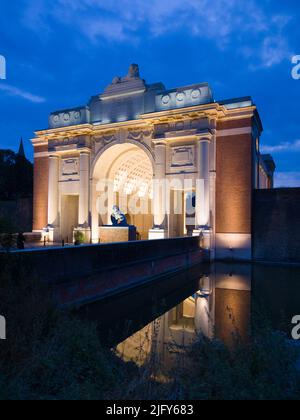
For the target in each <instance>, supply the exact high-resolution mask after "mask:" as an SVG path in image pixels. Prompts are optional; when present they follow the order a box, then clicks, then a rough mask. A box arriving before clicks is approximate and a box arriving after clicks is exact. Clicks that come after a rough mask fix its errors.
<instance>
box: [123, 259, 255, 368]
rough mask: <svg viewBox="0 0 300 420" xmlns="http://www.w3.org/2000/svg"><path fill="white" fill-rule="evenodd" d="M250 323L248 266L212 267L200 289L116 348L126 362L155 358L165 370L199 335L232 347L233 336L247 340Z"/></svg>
mask: <svg viewBox="0 0 300 420" xmlns="http://www.w3.org/2000/svg"><path fill="white" fill-rule="evenodd" d="M250 322H251V267H250V266H247V265H235V266H234V268H233V271H231V266H230V265H229V264H216V265H215V266H214V267H213V268H212V272H211V274H210V275H209V276H206V277H203V278H201V279H200V288H199V291H197V292H196V293H195V294H194V295H193V296H190V297H189V298H187V299H185V300H184V301H183V302H182V303H180V304H179V305H178V306H176V307H175V308H173V309H171V310H170V311H169V312H167V313H166V314H164V315H163V316H162V317H160V318H159V319H157V320H156V321H154V322H153V323H151V324H149V325H147V326H146V327H145V328H143V329H142V330H141V331H139V332H138V333H136V334H134V335H133V336H131V337H130V338H128V339H127V340H125V341H124V342H123V343H121V344H119V346H118V347H117V353H118V354H119V355H120V356H121V357H122V358H123V359H124V360H126V361H134V362H135V363H137V364H138V365H142V364H144V363H145V362H146V361H147V360H149V357H150V356H153V355H155V357H156V358H157V359H158V360H159V361H160V362H161V363H162V365H163V366H164V367H165V368H166V369H168V368H171V367H172V366H174V363H176V354H178V351H179V352H180V348H181V347H182V346H188V345H190V344H191V343H193V341H194V340H195V338H196V337H197V334H203V335H204V336H205V337H208V338H210V339H213V338H216V339H220V340H221V341H223V342H224V343H225V344H226V345H228V346H232V345H233V344H234V341H235V340H236V337H239V338H240V339H241V340H242V341H247V340H248V337H249V333H250Z"/></svg>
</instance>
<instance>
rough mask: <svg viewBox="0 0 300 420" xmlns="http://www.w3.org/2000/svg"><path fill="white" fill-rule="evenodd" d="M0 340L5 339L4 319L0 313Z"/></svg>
mask: <svg viewBox="0 0 300 420" xmlns="http://www.w3.org/2000/svg"><path fill="white" fill-rule="evenodd" d="M0 340H6V319H5V318H4V316H1V315H0Z"/></svg>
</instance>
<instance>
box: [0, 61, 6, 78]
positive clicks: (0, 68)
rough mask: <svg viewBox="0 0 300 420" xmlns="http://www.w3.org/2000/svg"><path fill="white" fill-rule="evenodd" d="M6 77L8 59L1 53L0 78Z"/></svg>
mask: <svg viewBox="0 0 300 420" xmlns="http://www.w3.org/2000/svg"><path fill="white" fill-rule="evenodd" d="M5 79H6V59H5V57H4V56H3V55H0V80H5Z"/></svg>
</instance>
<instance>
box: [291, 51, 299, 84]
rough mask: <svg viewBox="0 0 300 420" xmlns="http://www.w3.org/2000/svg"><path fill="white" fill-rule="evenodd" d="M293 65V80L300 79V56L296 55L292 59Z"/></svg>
mask: <svg viewBox="0 0 300 420" xmlns="http://www.w3.org/2000/svg"><path fill="white" fill-rule="evenodd" d="M292 64H293V65H294V67H293V69H292V78H293V79H294V80H299V79H300V55H295V56H294V57H292Z"/></svg>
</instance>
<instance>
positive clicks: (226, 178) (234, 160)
mask: <svg viewBox="0 0 300 420" xmlns="http://www.w3.org/2000/svg"><path fill="white" fill-rule="evenodd" d="M250 124H251V122H250V121H249V120H239V121H228V122H225V123H222V125H219V126H218V130H224V129H231V128H240V127H249V126H250ZM251 207H252V135H251V134H243V135H238V136H237V135H235V136H227V137H219V136H218V137H217V185H216V232H217V233H244V234H250V233H251Z"/></svg>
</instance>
